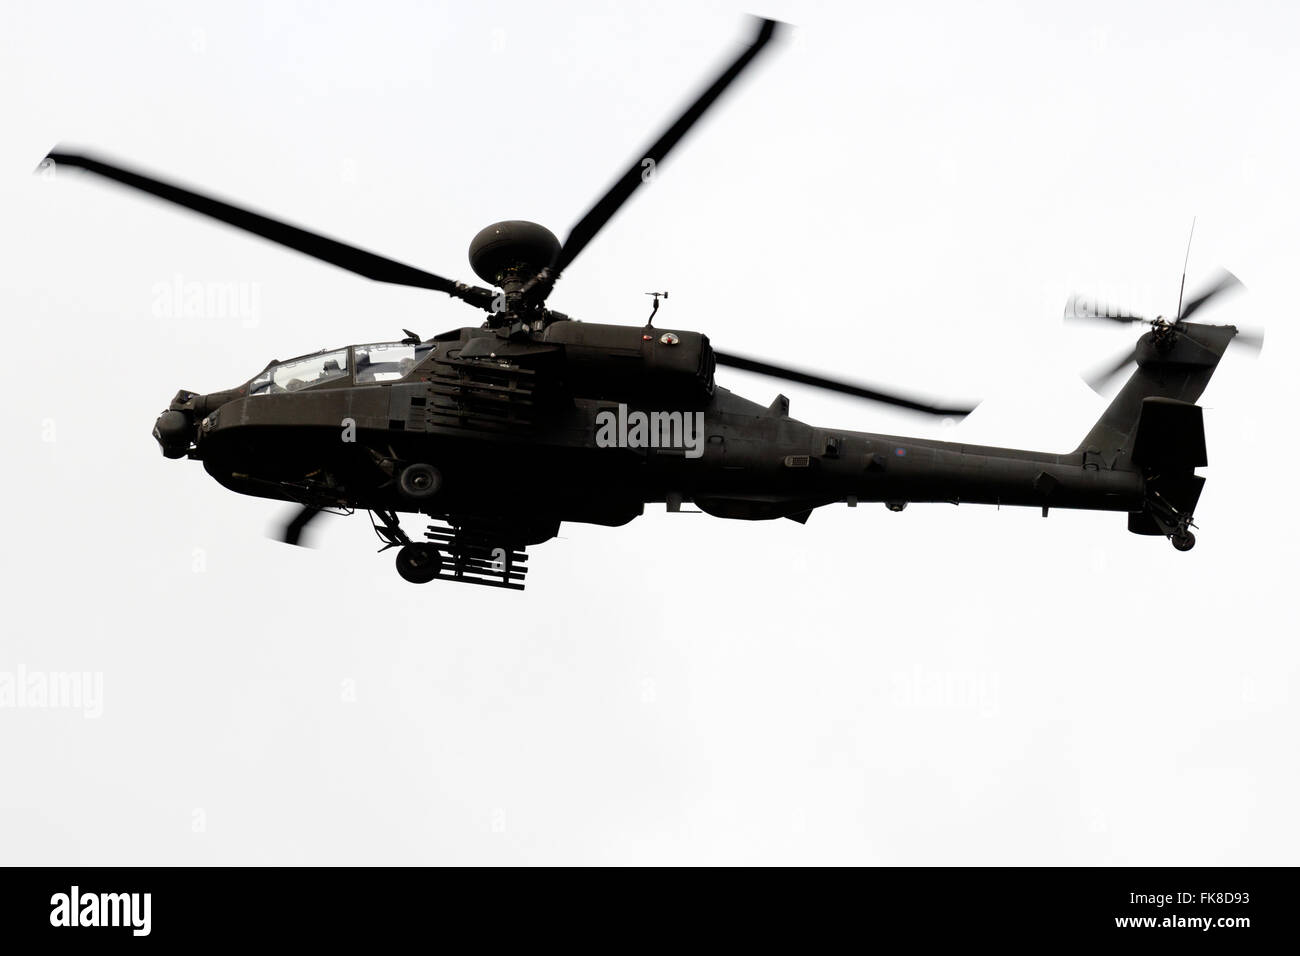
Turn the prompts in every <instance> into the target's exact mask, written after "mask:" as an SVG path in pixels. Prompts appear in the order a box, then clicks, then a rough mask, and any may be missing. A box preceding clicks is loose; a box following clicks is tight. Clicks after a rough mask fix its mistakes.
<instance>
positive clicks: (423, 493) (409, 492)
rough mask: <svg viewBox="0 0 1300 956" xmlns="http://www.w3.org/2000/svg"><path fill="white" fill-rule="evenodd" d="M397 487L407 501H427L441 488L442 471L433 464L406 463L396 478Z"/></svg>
mask: <svg viewBox="0 0 1300 956" xmlns="http://www.w3.org/2000/svg"><path fill="white" fill-rule="evenodd" d="M397 487H398V488H399V489H400V490H401V492H402V495H403V496H404V497H405V498H406V499H407V500H408V501H428V500H429V499H430V498H432V497H433V496H434V495H436V494H437V493H438V492H439V491H440V490H441V489H442V472H440V471H439V470H438V469H437V468H434V467H433V465H426V464H424V463H423V462H417V463H416V464H414V465H407V466H406V467H405V468H403V469H402V473H401V474H400V475H399V476H398V478H397Z"/></svg>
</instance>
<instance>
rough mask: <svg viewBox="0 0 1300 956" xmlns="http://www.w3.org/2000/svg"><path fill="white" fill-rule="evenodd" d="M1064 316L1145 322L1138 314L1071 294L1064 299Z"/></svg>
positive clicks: (1068, 317)
mask: <svg viewBox="0 0 1300 956" xmlns="http://www.w3.org/2000/svg"><path fill="white" fill-rule="evenodd" d="M1064 317H1065V318H1067V319H1105V320H1107V321H1109V322H1145V321H1147V320H1146V319H1145V318H1143V317H1142V316H1140V315H1134V314H1133V313H1131V312H1128V311H1126V310H1124V309H1116V308H1113V307H1112V306H1109V305H1106V304H1104V303H1102V302H1098V301H1097V300H1096V299H1085V298H1084V297H1083V296H1081V295H1072V296H1070V298H1068V299H1066V301H1065V312H1064Z"/></svg>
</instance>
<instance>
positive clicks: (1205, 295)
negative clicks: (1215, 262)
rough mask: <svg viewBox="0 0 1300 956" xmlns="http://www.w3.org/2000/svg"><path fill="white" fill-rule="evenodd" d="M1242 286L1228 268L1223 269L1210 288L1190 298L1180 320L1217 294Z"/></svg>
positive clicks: (1187, 316) (1179, 317)
mask: <svg viewBox="0 0 1300 956" xmlns="http://www.w3.org/2000/svg"><path fill="white" fill-rule="evenodd" d="M1241 287H1242V286H1241V280H1240V279H1238V278H1237V277H1236V276H1235V275H1233V274H1232V273H1231V272H1229V271H1228V270H1227V269H1224V270H1222V272H1221V273H1220V274H1219V277H1218V278H1217V279H1216V280H1215V281H1214V282H1213V283H1211V284H1210V286H1209V287H1208V288H1206V289H1205V290H1204V291H1203V292H1201V294H1200V295H1198V296H1196V298H1194V299H1191V300H1189V301H1188V302H1187V303H1186V304H1185V305H1184V306H1183V312H1182V314H1181V315H1180V316H1178V320H1179V321H1180V322H1181V321H1183V320H1185V319H1187V318H1189V317H1190V316H1191V315H1192V313H1193V312H1195V311H1196V310H1197V309H1199V308H1200V307H1201V306H1203V305H1205V304H1206V303H1207V302H1209V301H1210V300H1212V299H1214V298H1215V297H1216V296H1219V295H1222V294H1223V293H1224V292H1228V291H1230V290H1232V289H1237V288H1241Z"/></svg>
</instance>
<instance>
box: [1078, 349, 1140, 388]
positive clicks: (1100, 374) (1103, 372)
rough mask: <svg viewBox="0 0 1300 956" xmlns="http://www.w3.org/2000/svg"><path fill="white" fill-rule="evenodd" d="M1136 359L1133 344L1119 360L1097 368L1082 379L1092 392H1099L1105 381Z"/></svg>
mask: <svg viewBox="0 0 1300 956" xmlns="http://www.w3.org/2000/svg"><path fill="white" fill-rule="evenodd" d="M1136 361H1137V346H1136V345H1135V346H1133V348H1132V349H1130V350H1129V351H1128V352H1125V353H1124V356H1123V357H1122V358H1121V359H1120V360H1119V361H1117V362H1113V363H1111V364H1110V365H1107V366H1105V367H1104V368H1101V369H1098V370H1097V371H1095V372H1093V373H1092V374H1091V375H1089V376H1088V377H1087V378H1086V379H1084V381H1086V382H1087V383H1088V387H1089V388H1091V389H1092V390H1093V391H1094V392H1100V391H1101V390H1102V389H1103V388H1105V387H1106V383H1107V382H1109V381H1110V380H1111V379H1112V378H1114V377H1115V376H1116V375H1118V374H1119V373H1120V372H1122V371H1124V369H1126V368H1128V367H1129V365H1131V364H1132V363H1134V362H1136Z"/></svg>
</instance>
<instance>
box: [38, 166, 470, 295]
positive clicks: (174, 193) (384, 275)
mask: <svg viewBox="0 0 1300 956" xmlns="http://www.w3.org/2000/svg"><path fill="white" fill-rule="evenodd" d="M45 158H46V160H47V161H50V162H53V163H54V164H55V168H56V169H57V168H58V166H61V165H62V166H75V167H78V168H80V169H84V170H86V171H87V172H92V173H95V174H97V175H99V176H103V177H105V178H106V179H111V180H113V181H114V182H118V183H121V184H122V185H124V186H130V187H131V188H132V189H138V190H140V191H141V192H146V193H149V194H150V195H151V196H157V197H158V198H159V199H165V200H167V201H168V202H172V203H175V204H176V205H178V206H184V207H185V208H186V209H190V210H193V211H194V212H197V213H201V214H202V215H205V216H208V217H210V218H212V219H216V220H218V221H219V222H224V223H226V224H227V225H231V226H235V227H236V228H238V229H243V230H244V231H245V232H251V233H253V234H254V235H256V236H261V237H262V238H263V239H269V240H271V241H272V242H276V243H279V244H280V245H282V246H288V247H289V248H290V249H295V250H297V251H298V252H302V253H305V254H306V255H309V256H312V257H313V258H316V259H320V260H322V261H323V262H328V263H330V264H331V265H336V266H339V267H340V268H342V269H347V270H348V271H349V272H355V273H356V274H357V275H361V276H365V277H366V278H367V279H374V280H375V281H376V282H390V283H392V284H394V285H404V286H413V287H415V288H417V289H433V290H435V291H437V292H445V293H447V294H448V295H451V296H455V297H457V298H462V299H465V300H466V301H471V302H472V304H474V305H478V306H480V307H481V308H486V307H487V305H486V304H485V303H486V301H487V300H484V302H479V301H477V299H478V298H479V297H478V296H477V295H476V293H483V294H485V295H487V296H488V297H489V298H490V297H491V295H492V293H490V292H488V290H486V289H474V288H473V287H472V286H467V285H464V284H463V283H459V282H453V281H452V280H451V279H444V278H443V277H442V276H439V275H434V274H433V273H432V272H425V271H424V270H423V269H417V268H415V266H408V265H406V264H405V263H402V262H397V261H396V260H394V259H389V258H386V257H384V256H381V255H377V254H375V253H373V252H367V251H366V250H365V249H358V248H357V247H356V246H350V245H348V244H347V243H344V242H339V241H338V240H337V239H329V238H327V237H325V236H322V235H320V234H319V233H315V232H310V231H309V230H306V229H301V228H299V227H298V226H291V225H289V224H288V223H286V222H281V221H280V220H278V219H272V218H270V217H269V216H263V215H262V214H260V213H256V212H253V211H252V210H249V209H244V208H242V207H240V206H235V205H232V204H230V203H228V202H223V201H221V200H220V199H214V198H213V197H211V196H205V195H203V194H202V193H197V192H194V191H193V190H190V189H185V188H184V187H182V186H178V185H176V184H175V183H168V182H164V181H163V180H160V179H155V178H153V177H152V176H146V175H144V174H143V173H139V172H136V171H134V170H130V169H127V168H125V167H123V166H118V165H116V164H114V163H110V162H107V161H105V160H102V159H99V158H97V157H94V156H90V155H87V154H84V153H69V152H64V151H62V150H61V149H59V148H58V147H55V149H54V150H53V151H52V152H51V153H50V154H49V155H48V156H46V157H45Z"/></svg>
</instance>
